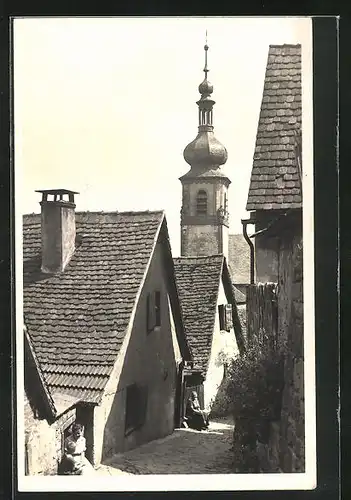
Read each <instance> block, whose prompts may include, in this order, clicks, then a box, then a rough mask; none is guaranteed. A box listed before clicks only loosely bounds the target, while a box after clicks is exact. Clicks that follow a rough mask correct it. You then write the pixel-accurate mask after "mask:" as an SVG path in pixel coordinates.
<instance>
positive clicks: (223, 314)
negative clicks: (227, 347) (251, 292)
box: [218, 304, 234, 332]
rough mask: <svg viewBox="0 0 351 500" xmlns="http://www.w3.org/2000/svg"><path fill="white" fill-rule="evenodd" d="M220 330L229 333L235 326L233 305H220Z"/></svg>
mask: <svg viewBox="0 0 351 500" xmlns="http://www.w3.org/2000/svg"><path fill="white" fill-rule="evenodd" d="M218 315H219V329H220V330H221V331H226V332H229V331H230V330H231V329H232V328H233V327H234V326H233V306H232V304H219V305H218Z"/></svg>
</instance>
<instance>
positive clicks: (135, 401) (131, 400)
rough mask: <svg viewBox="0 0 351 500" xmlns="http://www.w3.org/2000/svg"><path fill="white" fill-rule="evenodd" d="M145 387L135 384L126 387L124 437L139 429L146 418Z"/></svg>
mask: <svg viewBox="0 0 351 500" xmlns="http://www.w3.org/2000/svg"><path fill="white" fill-rule="evenodd" d="M146 409H147V387H146V386H143V387H142V386H139V385H137V384H133V385H130V386H129V387H127V399H126V419H125V435H128V434H130V433H131V432H133V431H134V430H136V429H138V428H139V427H141V426H142V425H143V424H144V422H145V418H146Z"/></svg>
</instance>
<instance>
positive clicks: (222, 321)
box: [218, 304, 225, 330]
mask: <svg viewBox="0 0 351 500" xmlns="http://www.w3.org/2000/svg"><path fill="white" fill-rule="evenodd" d="M218 315H219V329H220V330H225V310H224V305H223V304H221V305H219V306H218Z"/></svg>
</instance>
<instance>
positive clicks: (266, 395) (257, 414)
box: [227, 337, 283, 420]
mask: <svg viewBox="0 0 351 500" xmlns="http://www.w3.org/2000/svg"><path fill="white" fill-rule="evenodd" d="M266 340H267V339H263V341H259V340H257V338H256V337H254V338H253V339H252V341H251V342H250V345H249V346H248V347H247V349H246V352H245V353H244V354H243V355H242V356H239V357H237V358H235V359H234V360H233V361H232V363H231V365H230V367H229V370H228V379H229V382H228V387H227V391H228V398H229V400H230V401H231V409H232V412H233V415H234V419H235V420H238V419H242V418H245V419H249V420H262V419H269V420H270V419H275V418H279V414H280V405H281V396H282V389H283V356H282V354H281V353H278V352H275V351H273V350H272V349H271V348H270V347H269V346H268V345H267V344H268V342H267V341H266Z"/></svg>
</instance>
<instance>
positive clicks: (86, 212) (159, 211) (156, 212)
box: [22, 209, 165, 217]
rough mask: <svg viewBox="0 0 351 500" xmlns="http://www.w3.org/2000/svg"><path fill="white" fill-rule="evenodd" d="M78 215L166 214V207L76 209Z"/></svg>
mask: <svg viewBox="0 0 351 500" xmlns="http://www.w3.org/2000/svg"><path fill="white" fill-rule="evenodd" d="M75 214H76V215H82V214H91V215H97V214H98V215H103V214H104V215H112V214H115V215H144V214H165V210H164V209H158V210H135V211H134V210H125V211H121V212H120V211H118V210H109V211H104V210H92V211H90V210H76V211H75ZM40 215H41V214H40V212H32V213H27V214H22V217H32V216H40Z"/></svg>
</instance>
